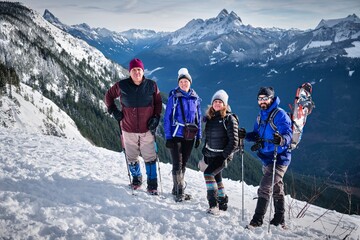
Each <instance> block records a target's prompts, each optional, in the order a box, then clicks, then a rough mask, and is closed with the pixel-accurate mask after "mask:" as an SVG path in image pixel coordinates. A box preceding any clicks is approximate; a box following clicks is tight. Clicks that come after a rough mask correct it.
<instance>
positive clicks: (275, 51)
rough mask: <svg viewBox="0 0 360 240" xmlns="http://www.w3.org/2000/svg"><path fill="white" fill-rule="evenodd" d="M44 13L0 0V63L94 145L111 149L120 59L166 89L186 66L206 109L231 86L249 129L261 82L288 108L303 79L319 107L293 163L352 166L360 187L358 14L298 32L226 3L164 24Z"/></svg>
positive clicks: (338, 175)
mask: <svg viewBox="0 0 360 240" xmlns="http://www.w3.org/2000/svg"><path fill="white" fill-rule="evenodd" d="M44 18H45V19H46V20H47V21H45V20H44ZM44 18H42V17H41V16H40V15H39V14H37V13H36V12H34V11H33V10H30V9H28V8H26V7H24V6H23V5H21V4H17V3H10V2H0V26H1V31H0V63H1V64H2V65H3V66H6V67H12V68H14V69H15V70H16V73H17V75H18V76H19V79H20V80H21V82H23V83H25V84H27V85H28V86H31V87H32V88H34V89H35V90H38V91H40V92H41V93H42V94H43V95H44V96H45V97H47V98H49V99H51V100H52V101H53V102H54V103H56V104H57V105H58V106H59V107H60V108H61V109H63V110H64V111H65V112H66V113H67V114H68V115H69V116H70V117H71V118H72V119H73V120H74V121H75V123H76V125H77V126H78V128H79V130H80V131H81V133H82V134H83V135H84V136H85V137H86V138H88V139H91V141H93V142H94V143H95V144H97V145H100V146H104V147H107V148H110V149H114V148H115V147H114V144H113V142H114V141H113V142H112V144H110V143H109V144H104V143H103V142H111V141H112V140H111V139H117V138H118V136H117V133H116V132H114V131H113V129H114V128H115V127H116V125H115V124H114V123H113V122H111V121H110V120H109V119H110V118H107V117H105V114H104V113H105V111H106V109H105V108H104V104H103V96H104V93H105V91H106V89H107V88H108V87H109V86H110V85H111V84H113V83H114V82H115V81H117V80H118V79H121V78H123V77H125V76H126V75H127V74H128V73H127V71H126V69H124V68H127V64H128V62H129V60H130V59H131V58H133V57H139V58H140V59H142V60H143V61H144V63H145V68H146V75H147V76H148V77H151V78H153V79H155V80H156V81H157V82H158V84H159V87H160V90H161V91H162V92H163V93H164V95H167V93H168V92H169V91H170V90H171V89H172V88H174V87H175V86H176V85H177V81H176V78H177V71H178V69H179V68H181V67H187V68H188V69H189V71H190V74H191V75H192V78H193V85H192V86H193V87H194V88H195V89H196V91H197V92H198V94H199V95H200V96H201V98H202V99H203V102H202V107H203V108H204V109H205V108H206V106H207V104H209V103H210V99H211V96H212V95H213V93H214V92H215V91H216V90H218V89H220V88H223V89H225V90H226V91H227V92H228V94H229V96H230V99H229V103H230V105H231V107H232V109H233V111H234V112H235V113H237V114H238V115H239V117H240V121H241V125H242V126H244V127H245V128H246V129H247V130H248V131H250V130H251V128H252V126H253V123H254V121H255V119H256V116H257V113H258V106H257V102H256V94H257V91H258V88H259V87H260V86H263V85H272V86H274V87H275V90H276V93H277V95H279V96H280V98H281V102H282V107H283V108H284V109H286V110H288V107H287V104H288V103H292V102H293V98H294V94H295V91H296V88H297V87H298V86H299V85H300V84H301V83H303V82H305V81H306V82H311V83H312V84H313V86H314V94H313V99H314V101H315V103H316V108H315V110H314V111H313V113H312V115H310V116H309V118H308V123H307V126H306V129H305V133H304V136H303V140H302V142H301V143H300V146H299V149H297V150H294V151H293V161H292V164H291V169H293V170H294V171H296V172H300V173H303V174H309V175H317V176H323V177H324V176H325V177H327V176H329V175H330V174H331V173H332V172H335V173H334V174H333V176H332V178H333V179H334V181H337V182H338V183H342V182H343V181H344V176H345V172H346V173H347V176H348V177H349V179H350V181H351V184H352V185H354V186H358V187H359V186H360V185H359V183H360V134H359V133H360V125H359V124H357V121H358V120H357V119H360V109H359V107H358V106H357V105H358V102H359V100H360V99H359V98H360V97H359V96H360V95H359V94H358V91H359V89H360V88H359V87H360V86H359V85H360V81H359V79H360V53H359V52H360V50H359V49H360V20H359V18H358V17H357V16H356V15H349V16H348V17H346V18H343V19H336V20H321V21H320V23H319V24H318V26H317V27H316V28H315V29H311V30H306V31H302V30H298V29H288V30H287V29H279V28H270V29H269V28H255V27H252V26H251V25H244V24H243V23H242V21H241V19H240V17H238V16H237V15H236V13H234V12H230V13H229V12H228V11H227V10H225V9H224V10H222V11H221V12H220V13H219V14H218V16H216V17H214V18H210V19H207V20H202V19H194V20H191V21H190V22H189V23H188V24H186V25H185V26H184V27H183V28H181V29H178V30H177V31H175V32H167V33H165V32H161V33H157V32H155V31H152V30H136V29H132V30H129V31H126V32H121V33H117V32H113V31H110V30H107V29H104V28H91V27H90V26H88V25H87V24H80V25H74V26H67V25H64V24H62V23H61V21H60V20H59V19H57V18H56V17H55V16H54V15H53V14H51V13H50V12H49V11H45V13H44ZM50 23H51V24H50ZM89 45H91V46H93V47H90V46H89ZM109 59H111V60H109ZM117 63H118V64H117ZM119 64H120V65H123V66H124V68H123V67H121V66H120V65H119ZM100 126H101V127H100ZM97 139H98V140H97ZM100 140H101V141H103V142H102V143H100ZM246 145H247V147H250V144H249V143H247V144H246Z"/></svg>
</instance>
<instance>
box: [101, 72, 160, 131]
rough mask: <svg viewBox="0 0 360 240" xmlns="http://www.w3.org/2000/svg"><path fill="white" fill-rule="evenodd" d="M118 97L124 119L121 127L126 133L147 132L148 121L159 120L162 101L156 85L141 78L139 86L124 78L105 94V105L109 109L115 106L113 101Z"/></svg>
mask: <svg viewBox="0 0 360 240" xmlns="http://www.w3.org/2000/svg"><path fill="white" fill-rule="evenodd" d="M117 97H120V104H121V108H122V109H121V111H122V112H123V114H124V118H123V119H122V121H121V127H122V129H123V130H124V131H126V132H131V133H145V132H147V131H149V128H148V124H147V123H148V120H149V119H150V118H151V117H158V118H160V114H161V110H162V101H161V96H160V91H159V88H158V86H157V84H156V83H155V82H154V81H153V80H150V79H147V78H145V77H144V78H143V81H142V83H141V84H140V85H136V84H135V83H134V82H133V81H132V79H131V78H130V77H129V78H126V79H123V80H121V81H119V82H117V83H115V84H114V85H113V86H112V87H111V88H110V89H109V90H108V91H107V92H106V94H105V104H106V106H107V107H108V109H109V108H112V107H114V106H115V102H114V101H115V99H116V98H117Z"/></svg>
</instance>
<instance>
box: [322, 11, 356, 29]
mask: <svg viewBox="0 0 360 240" xmlns="http://www.w3.org/2000/svg"><path fill="white" fill-rule="evenodd" d="M343 22H353V23H358V24H359V23H360V19H359V18H358V16H356V14H352V15H349V16H347V17H346V18H338V19H322V20H321V21H320V23H319V24H318V25H317V26H316V28H315V29H318V28H321V27H328V28H331V27H334V26H335V25H337V24H339V23H343Z"/></svg>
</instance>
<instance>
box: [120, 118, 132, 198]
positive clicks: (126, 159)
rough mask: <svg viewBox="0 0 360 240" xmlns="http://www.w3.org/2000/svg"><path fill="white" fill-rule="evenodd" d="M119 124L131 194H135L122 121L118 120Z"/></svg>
mask: <svg viewBox="0 0 360 240" xmlns="http://www.w3.org/2000/svg"><path fill="white" fill-rule="evenodd" d="M118 125H119V130H120V139H121V147H122V149H123V151H124V156H125V161H126V168H127V172H128V176H129V182H130V188H131V195H135V194H134V189H133V188H132V186H131V175H130V168H129V161H128V158H127V155H126V150H125V145H124V137H123V134H122V129H121V126H120V121H119V122H118Z"/></svg>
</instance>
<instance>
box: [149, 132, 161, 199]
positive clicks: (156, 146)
mask: <svg viewBox="0 0 360 240" xmlns="http://www.w3.org/2000/svg"><path fill="white" fill-rule="evenodd" d="M151 133H152V134H153V135H154V146H155V152H156V161H157V163H158V172H159V181H160V195H161V194H162V193H163V188H162V181H161V172H160V160H159V155H158V145H157V142H156V134H155V131H151Z"/></svg>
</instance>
